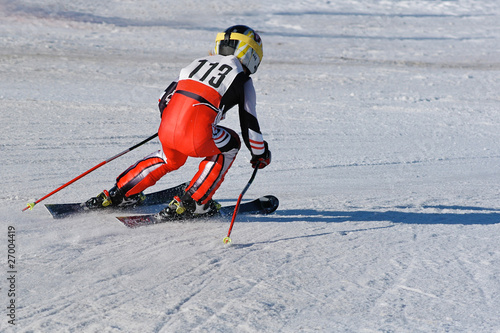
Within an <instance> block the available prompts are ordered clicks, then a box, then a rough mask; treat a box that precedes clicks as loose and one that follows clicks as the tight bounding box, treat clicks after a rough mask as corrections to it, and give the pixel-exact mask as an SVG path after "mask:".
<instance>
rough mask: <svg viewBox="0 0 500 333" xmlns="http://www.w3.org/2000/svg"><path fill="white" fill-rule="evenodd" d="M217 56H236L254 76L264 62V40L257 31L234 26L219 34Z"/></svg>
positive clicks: (216, 43) (216, 48) (216, 45)
mask: <svg viewBox="0 0 500 333" xmlns="http://www.w3.org/2000/svg"><path fill="white" fill-rule="evenodd" d="M215 54H220V55H234V56H236V57H237V58H238V59H239V60H240V62H241V64H242V65H243V66H245V67H246V68H247V69H248V70H249V71H250V73H251V74H253V73H255V72H256V71H257V68H259V65H260V62H261V61H262V56H263V52H262V40H261V39H260V36H259V35H258V34H257V33H256V32H255V30H253V29H251V28H249V27H247V26H245V25H234V26H232V27H229V28H227V29H226V31H224V32H221V33H219V34H217V38H216V39H215Z"/></svg>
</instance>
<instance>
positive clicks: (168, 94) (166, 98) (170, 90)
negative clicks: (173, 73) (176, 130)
mask: <svg viewBox="0 0 500 333" xmlns="http://www.w3.org/2000/svg"><path fill="white" fill-rule="evenodd" d="M176 88H177V81H173V82H172V83H170V85H169V86H168V87H167V89H165V92H164V93H163V95H162V96H161V98H160V99H159V100H158V108H159V109H160V117H161V116H162V115H163V110H164V109H165V107H166V106H167V104H168V102H170V98H172V95H173V94H174V91H175V89H176Z"/></svg>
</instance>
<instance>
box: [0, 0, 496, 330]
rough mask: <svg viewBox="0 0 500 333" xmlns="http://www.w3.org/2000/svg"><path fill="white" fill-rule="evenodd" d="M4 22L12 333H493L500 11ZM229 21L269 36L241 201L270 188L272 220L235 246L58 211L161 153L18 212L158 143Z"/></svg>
mask: <svg viewBox="0 0 500 333" xmlns="http://www.w3.org/2000/svg"><path fill="white" fill-rule="evenodd" d="M0 16H1V19H0V119H1V129H2V130H1V131H0V138H1V140H0V156H1V184H2V185H1V188H2V190H1V194H0V203H1V205H0V221H1V225H2V228H1V230H0V257H1V258H2V259H1V260H0V276H1V284H0V287H1V290H0V309H3V310H0V330H1V331H2V332H15V331H17V332H162V333H163V332H500V248H499V247H500V245H499V235H500V200H499V199H500V176H499V172H500V170H499V164H500V146H499V143H500V118H499V117H500V4H499V2H498V1H490V0H456V1H451V0H450V1H445V0H434V1H430V0H429V1H424V0H422V1H416V0H414V1H409V0H408V1H398V0H350V1H348V0H339V1H306V0H303V1H296V2H294V1H285V0H275V1H256V2H248V1H227V0H220V1H216V2H215V1H214V2H211V1H205V0H185V1H153V0H142V1H134V0H127V1H122V0H120V1H118V0H114V1H101V0H99V1H97V0H75V1H71V2H69V1H61V0H43V1H41V0H15V1H14V0H3V1H1V4H0ZM234 24H246V25H249V26H251V27H253V28H255V29H256V30H258V31H259V32H260V34H261V37H262V39H263V43H264V59H263V62H262V65H261V66H260V68H259V70H258V71H257V73H256V74H255V75H254V76H253V78H254V84H255V87H256V90H257V95H258V97H257V98H258V103H257V104H258V105H257V106H258V114H259V119H260V123H261V128H262V130H263V133H264V135H265V138H266V140H267V141H268V142H269V145H270V148H271V150H272V153H273V161H272V164H271V165H270V166H269V167H267V168H265V169H263V170H260V171H259V172H258V174H257V177H256V179H255V182H254V183H253V185H252V186H251V187H250V189H249V191H248V192H247V194H246V196H245V198H246V199H250V198H255V197H258V196H261V195H265V194H274V195H276V196H278V197H279V198H280V201H281V205H280V208H279V210H278V211H277V212H276V213H275V214H273V215H270V216H245V217H243V216H241V217H239V218H238V219H237V221H236V223H235V226H234V229H233V233H232V239H233V243H232V244H231V245H229V246H227V245H224V244H223V242H222V239H223V237H224V236H225V235H226V233H227V230H228V227H229V223H228V221H221V220H213V221H209V222H195V223H172V224H164V225H156V226H151V227H144V228H139V229H128V228H126V227H124V226H123V225H122V224H120V222H119V221H118V220H116V219H115V216H116V214H113V213H109V214H108V213H104V214H91V215H85V216H79V217H74V218H67V219H62V220H54V219H52V217H51V216H50V214H49V213H48V212H47V210H46V209H45V208H44V206H43V204H44V203H62V202H75V201H81V200H85V199H87V198H89V197H91V196H94V195H96V194H98V193H99V192H100V191H101V190H103V189H105V188H110V187H111V186H112V185H113V183H114V179H115V177H116V176H117V175H118V174H119V173H120V172H122V171H123V170H124V169H125V168H126V167H128V166H129V165H131V164H132V163H134V162H135V161H136V160H137V159H139V158H141V157H143V156H146V155H147V154H149V153H150V152H153V151H155V150H156V149H158V148H159V143H158V141H157V140H155V141H153V142H150V143H148V144H146V145H144V146H142V147H140V148H138V149H137V150H134V151H133V152H130V153H129V154H126V155H124V156H122V157H120V158H119V159H117V160H115V161H113V162H110V163H109V164H107V165H105V166H103V167H102V168H100V169H98V170H97V171H94V172H93V173H91V174H90V175H88V176H86V177H85V178H83V179H81V180H79V181H78V182H76V183H74V184H73V185H71V186H70V187H68V188H66V189H64V190H62V191H60V192H58V193H57V194H55V195H53V196H52V197H50V198H48V199H47V200H45V201H44V202H42V203H40V204H38V205H37V206H36V207H35V208H34V209H33V210H32V211H26V212H21V210H22V209H23V208H24V207H25V206H26V204H27V203H28V202H32V201H34V200H36V199H38V198H41V197H42V196H44V195H45V194H47V193H49V192H51V191H52V190H54V189H55V188H57V187H59V186H60V185H62V184H64V183H66V182H67V181H69V180H71V179H72V178H74V177H76V176H78V175H79V174H81V173H82V172H84V171H86V170H87V169H89V168H91V167H93V166H94V165H96V164H98V163H100V162H102V161H104V160H106V159H107V158H110V157H112V156H114V155H115V154H117V153H119V152H121V151H123V150H125V149H127V148H128V147H130V146H133V145H135V144H136V143H138V142H140V141H142V140H143V139H145V138H147V137H149V136H150V135H152V134H153V133H155V131H156V130H157V127H158V124H159V112H158V110H157V100H158V98H159V97H160V95H161V94H162V91H163V90H164V89H165V88H166V87H167V86H168V84H169V83H170V82H171V81H172V80H173V79H175V78H176V77H177V74H178V71H179V70H180V68H182V67H183V66H185V65H187V64H188V63H190V62H191V61H192V60H193V59H195V58H197V57H200V56H205V55H206V54H207V53H208V51H209V50H210V49H211V48H212V47H213V45H214V39H215V35H216V33H217V32H221V31H223V30H224V29H225V28H227V27H228V26H231V25H234ZM222 124H224V125H225V126H229V127H232V128H234V129H236V130H239V125H238V117H237V112H236V111H235V110H233V111H231V112H230V113H229V116H228V118H227V119H226V120H225V121H223V123H222ZM249 159H250V155H249V152H248V150H247V149H246V148H245V147H243V148H242V150H241V152H240V154H239V155H238V158H237V160H236V161H235V163H234V165H233V167H232V169H231V170H230V171H229V174H228V176H227V178H226V181H225V183H224V184H223V185H222V187H221V188H220V190H219V191H218V192H217V194H216V198H217V199H219V200H220V201H221V203H223V204H229V203H231V202H234V201H235V199H236V198H237V196H238V195H239V193H240V192H241V190H242V189H243V187H244V186H245V184H246V182H247V181H248V179H249V177H250V175H251V172H252V169H251V167H250V164H249ZM198 162H199V160H195V159H192V160H190V161H189V162H188V164H187V165H186V166H184V167H183V168H182V169H181V170H179V171H177V172H175V173H172V174H169V175H167V176H165V177H164V178H163V179H162V180H161V181H160V182H159V183H158V184H157V185H156V186H155V187H154V188H151V189H149V190H148V191H154V190H160V189H163V188H166V187H169V186H173V185H177V184H178V183H180V182H184V181H187V180H189V179H191V177H192V176H193V175H194V173H195V172H196V170H197V165H198ZM8 226H14V227H15V229H16V241H15V244H16V270H17V275H16V282H15V292H16V296H15V302H16V306H17V307H16V326H15V327H13V326H12V325H11V324H9V323H8V320H9V317H8V316H7V314H8V309H7V306H8V305H9V303H8V302H9V301H10V299H11V298H10V297H8V296H7V292H8V289H9V288H10V285H9V281H8V280H7V278H8V273H7V271H8V270H9V269H8V267H7V250H8V240H7V230H8Z"/></svg>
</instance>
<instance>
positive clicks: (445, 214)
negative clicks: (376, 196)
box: [267, 206, 500, 225]
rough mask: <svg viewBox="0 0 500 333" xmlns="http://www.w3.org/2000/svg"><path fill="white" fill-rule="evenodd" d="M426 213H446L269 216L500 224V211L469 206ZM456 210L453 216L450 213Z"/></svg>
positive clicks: (279, 215) (276, 218) (273, 218)
mask: <svg viewBox="0 0 500 333" xmlns="http://www.w3.org/2000/svg"><path fill="white" fill-rule="evenodd" d="M423 208H424V209H433V210H443V211H442V212H439V211H438V212H436V211H434V212H405V211H396V210H388V211H366V210H358V211H320V210H313V209H284V210H280V209H279V208H278V210H277V211H276V213H274V214H273V215H270V216H268V218H267V221H269V222H299V221H303V222H326V223H340V222H382V221H386V222H393V223H407V224H462V225H477V224H483V225H486V224H496V223H500V211H499V210H497V209H492V208H480V207H465V206H424V207H423ZM450 210H452V212H450Z"/></svg>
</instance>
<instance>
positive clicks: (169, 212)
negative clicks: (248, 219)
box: [157, 193, 221, 220]
mask: <svg viewBox="0 0 500 333" xmlns="http://www.w3.org/2000/svg"><path fill="white" fill-rule="evenodd" d="M220 208H221V205H220V204H219V203H218V202H216V201H214V200H210V201H208V202H207V203H206V204H200V203H198V202H196V201H194V200H193V198H191V196H190V195H189V194H188V193H186V194H184V195H183V196H182V198H179V197H178V196H175V197H174V199H173V200H172V201H171V202H170V203H169V204H168V206H167V207H165V208H164V209H163V210H162V211H161V212H159V213H158V214H157V215H158V217H159V218H160V219H161V218H168V219H175V220H182V219H186V218H193V217H210V216H214V215H217V213H218V212H219V210H220Z"/></svg>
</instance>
